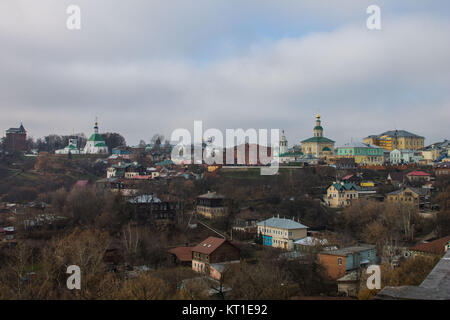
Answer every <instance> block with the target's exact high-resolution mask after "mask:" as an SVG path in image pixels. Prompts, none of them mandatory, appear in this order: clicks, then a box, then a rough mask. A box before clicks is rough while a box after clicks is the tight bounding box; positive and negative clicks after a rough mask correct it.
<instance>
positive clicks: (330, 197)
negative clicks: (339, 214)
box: [325, 186, 359, 208]
mask: <svg viewBox="0 0 450 320" xmlns="http://www.w3.org/2000/svg"><path fill="white" fill-rule="evenodd" d="M358 198H359V194H358V191H357V190H344V191H339V190H337V189H336V188H335V187H334V186H330V187H329V188H328V190H327V197H326V199H325V200H326V202H327V205H328V206H330V207H332V208H340V207H346V206H349V205H350V204H351V201H352V200H355V199H358Z"/></svg>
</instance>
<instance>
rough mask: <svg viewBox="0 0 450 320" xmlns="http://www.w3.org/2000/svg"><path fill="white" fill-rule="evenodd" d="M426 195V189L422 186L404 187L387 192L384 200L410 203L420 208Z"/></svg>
mask: <svg viewBox="0 0 450 320" xmlns="http://www.w3.org/2000/svg"><path fill="white" fill-rule="evenodd" d="M428 196H429V195H428V190H426V189H424V188H413V187H406V188H403V189H400V190H396V191H393V192H391V193H388V194H387V197H386V200H387V201H388V202H391V203H399V204H403V205H405V204H410V205H414V206H416V207H418V208H420V207H423V206H424V205H425V202H426V200H427V197H428Z"/></svg>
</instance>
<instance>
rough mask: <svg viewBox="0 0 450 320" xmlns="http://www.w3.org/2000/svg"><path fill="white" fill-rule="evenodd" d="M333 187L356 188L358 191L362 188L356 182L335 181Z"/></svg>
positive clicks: (341, 188) (338, 188)
mask: <svg viewBox="0 0 450 320" xmlns="http://www.w3.org/2000/svg"><path fill="white" fill-rule="evenodd" d="M332 186H333V187H335V188H336V189H337V190H339V191H342V190H351V189H354V190H356V191H358V190H359V189H360V188H359V187H358V186H357V185H356V184H354V183H343V184H341V183H333V184H332Z"/></svg>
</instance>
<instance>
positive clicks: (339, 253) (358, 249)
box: [321, 244, 375, 256]
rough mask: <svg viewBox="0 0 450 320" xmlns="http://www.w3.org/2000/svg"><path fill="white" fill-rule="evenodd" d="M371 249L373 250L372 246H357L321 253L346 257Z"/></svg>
mask: <svg viewBox="0 0 450 320" xmlns="http://www.w3.org/2000/svg"><path fill="white" fill-rule="evenodd" d="M371 249H375V246H374V245H372V244H361V245H358V246H352V247H346V248H342V249H337V250H330V251H322V252H321V253H323V254H330V255H333V256H347V255H349V254H352V253H357V252H361V251H365V250H371Z"/></svg>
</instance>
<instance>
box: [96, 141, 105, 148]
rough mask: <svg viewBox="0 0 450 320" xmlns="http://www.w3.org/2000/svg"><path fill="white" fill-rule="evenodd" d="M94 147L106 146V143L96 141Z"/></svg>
mask: <svg viewBox="0 0 450 320" xmlns="http://www.w3.org/2000/svg"><path fill="white" fill-rule="evenodd" d="M95 146H96V147H106V144H105V143H104V142H100V143H96V144H95Z"/></svg>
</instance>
